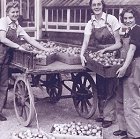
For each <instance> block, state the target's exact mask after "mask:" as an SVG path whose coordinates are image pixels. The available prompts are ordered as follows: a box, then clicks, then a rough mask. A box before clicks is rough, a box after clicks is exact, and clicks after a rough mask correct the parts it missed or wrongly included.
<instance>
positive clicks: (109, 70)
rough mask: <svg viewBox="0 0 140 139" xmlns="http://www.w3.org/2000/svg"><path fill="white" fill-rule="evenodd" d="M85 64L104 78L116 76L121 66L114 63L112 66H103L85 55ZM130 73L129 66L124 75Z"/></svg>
mask: <svg viewBox="0 0 140 139" xmlns="http://www.w3.org/2000/svg"><path fill="white" fill-rule="evenodd" d="M86 60H87V64H86V67H87V68H88V69H90V70H92V71H93V72H95V73H97V74H99V75H101V76H103V77H104V78H113V77H117V74H116V72H117V70H118V69H119V68H120V67H121V66H122V64H120V65H114V66H104V65H103V64H101V63H98V62H97V61H94V60H93V59H91V58H89V57H86ZM130 73H131V67H129V68H128V69H127V71H126V74H125V76H129V75H130Z"/></svg>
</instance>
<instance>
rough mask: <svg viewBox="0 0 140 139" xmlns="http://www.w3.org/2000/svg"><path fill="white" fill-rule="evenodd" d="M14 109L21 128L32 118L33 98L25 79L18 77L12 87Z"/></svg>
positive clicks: (28, 123) (29, 122)
mask: <svg viewBox="0 0 140 139" xmlns="http://www.w3.org/2000/svg"><path fill="white" fill-rule="evenodd" d="M14 108H15V113H16V116H17V119H18V121H19V122H20V124H22V125H23V126H28V125H30V124H31V122H32V120H33V118H34V115H35V114H34V96H33V94H32V90H31V86H30V83H29V81H28V79H27V78H25V77H18V78H17V79H16V82H15V85H14Z"/></svg>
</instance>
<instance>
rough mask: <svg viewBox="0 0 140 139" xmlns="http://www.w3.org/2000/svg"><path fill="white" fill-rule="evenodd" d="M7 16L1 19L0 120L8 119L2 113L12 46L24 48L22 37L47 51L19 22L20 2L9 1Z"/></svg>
mask: <svg viewBox="0 0 140 139" xmlns="http://www.w3.org/2000/svg"><path fill="white" fill-rule="evenodd" d="M6 13H7V16H6V17H3V18H1V19H0V121H5V120H7V119H6V117H5V116H4V115H3V114H2V109H3V105H4V102H5V98H6V93H7V88H8V65H9V62H10V61H9V60H10V58H11V53H10V52H11V50H10V49H11V48H15V49H20V50H23V48H22V47H20V44H19V42H20V38H23V39H25V40H26V41H27V42H29V43H30V44H31V45H33V46H34V47H36V48H39V49H42V50H45V51H47V49H45V48H44V47H43V46H41V45H40V44H39V43H38V42H37V41H35V40H34V39H32V38H31V37H30V36H29V35H27V33H26V32H25V31H24V30H23V28H22V27H21V26H20V25H19V24H18V21H17V20H18V17H19V3H18V2H9V3H8V4H7V8H6Z"/></svg>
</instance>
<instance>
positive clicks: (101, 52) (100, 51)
mask: <svg viewBox="0 0 140 139" xmlns="http://www.w3.org/2000/svg"><path fill="white" fill-rule="evenodd" d="M105 52H106V50H105V49H101V50H99V51H97V52H96V53H97V54H98V53H100V54H104V53H105Z"/></svg>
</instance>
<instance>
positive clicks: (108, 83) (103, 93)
mask: <svg viewBox="0 0 140 139" xmlns="http://www.w3.org/2000/svg"><path fill="white" fill-rule="evenodd" d="M92 25H93V31H92V36H93V37H94V41H95V44H96V47H97V48H99V49H103V48H105V47H108V46H109V45H111V44H114V43H115V38H114V35H113V32H112V28H111V26H110V25H109V24H108V23H107V14H106V20H105V26H104V27H101V28H95V26H94V21H92ZM116 81H117V79H116V78H104V77H102V76H100V75H98V74H96V86H97V95H98V107H99V112H100V116H101V117H103V118H104V120H108V121H112V120H114V113H115V111H114V109H115V108H114V107H115V101H114V98H115V89H116V84H117V83H116Z"/></svg>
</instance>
